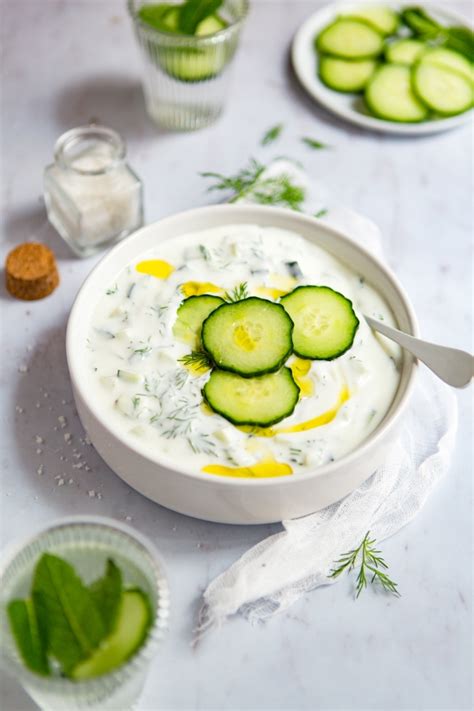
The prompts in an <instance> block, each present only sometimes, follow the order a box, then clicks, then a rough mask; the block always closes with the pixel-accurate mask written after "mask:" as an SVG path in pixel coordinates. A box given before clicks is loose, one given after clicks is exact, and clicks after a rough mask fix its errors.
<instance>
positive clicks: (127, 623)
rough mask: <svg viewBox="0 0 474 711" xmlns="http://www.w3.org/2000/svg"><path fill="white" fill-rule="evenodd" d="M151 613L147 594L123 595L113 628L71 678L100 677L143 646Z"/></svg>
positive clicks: (138, 592)
mask: <svg viewBox="0 0 474 711" xmlns="http://www.w3.org/2000/svg"><path fill="white" fill-rule="evenodd" d="M151 621H152V614H151V610H150V604H149V602H148V599H147V597H146V595H145V594H144V593H143V592H142V591H141V590H138V589H132V590H126V591H125V592H124V593H123V595H122V602H121V606H120V611H119V614H118V617H117V622H116V625H115V629H114V631H113V632H112V634H110V635H109V636H108V637H106V638H105V640H104V641H103V642H102V644H101V645H100V647H99V648H98V649H96V651H95V652H93V654H92V656H90V657H89V658H88V659H86V660H85V661H83V662H81V663H80V664H78V665H77V666H76V667H75V668H74V669H73V671H72V673H71V677H72V678H73V679H76V680H81V679H90V678H91V677H95V676H101V675H102V674H107V672H110V671H112V670H113V669H116V668H117V667H118V666H120V665H121V664H123V663H124V662H126V661H127V660H128V659H129V658H130V657H131V656H132V655H133V654H134V653H135V652H136V651H137V650H138V649H139V647H141V646H142V644H143V642H144V640H145V638H146V636H147V634H148V630H149V628H150V625H151Z"/></svg>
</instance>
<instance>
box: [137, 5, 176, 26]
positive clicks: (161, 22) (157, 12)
mask: <svg viewBox="0 0 474 711" xmlns="http://www.w3.org/2000/svg"><path fill="white" fill-rule="evenodd" d="M173 13H174V14H173ZM138 17H139V18H140V20H141V21H142V22H145V23H146V24H147V25H150V27H153V29H155V30H161V31H165V32H173V26H174V28H175V29H176V28H177V27H178V14H177V11H176V8H174V7H173V5H171V4H170V3H160V4H158V5H142V7H141V8H140V9H139V10H138Z"/></svg>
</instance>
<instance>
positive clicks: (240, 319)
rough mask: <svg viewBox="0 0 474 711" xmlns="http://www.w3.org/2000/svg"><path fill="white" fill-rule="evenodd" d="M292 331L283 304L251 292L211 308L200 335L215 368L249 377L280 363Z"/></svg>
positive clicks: (289, 347)
mask: <svg viewBox="0 0 474 711" xmlns="http://www.w3.org/2000/svg"><path fill="white" fill-rule="evenodd" d="M292 331H293V322H292V320H291V318H290V317H289V316H288V314H287V313H286V311H285V309H284V308H283V306H281V305H280V304H275V303H274V302H272V301H268V300H267V299H259V298H258V297H256V296H251V297H250V298H248V299H242V301H237V302H236V303H233V304H224V305H223V306H219V308H217V309H216V310H215V311H213V312H212V313H211V315H210V316H208V317H207V319H206V320H205V321H204V323H203V326H202V332H201V339H202V344H203V347H204V349H205V350H206V351H207V353H209V355H210V356H211V358H212V360H213V361H214V363H215V364H216V366H217V367H218V368H222V370H229V371H231V372H233V373H238V374H239V375H243V376H246V377H250V376H254V375H262V374H263V373H273V372H275V371H276V370H278V369H279V368H280V367H281V366H282V365H283V363H284V362H285V360H286V359H287V358H288V356H289V355H290V353H291V350H292V342H291V334H292Z"/></svg>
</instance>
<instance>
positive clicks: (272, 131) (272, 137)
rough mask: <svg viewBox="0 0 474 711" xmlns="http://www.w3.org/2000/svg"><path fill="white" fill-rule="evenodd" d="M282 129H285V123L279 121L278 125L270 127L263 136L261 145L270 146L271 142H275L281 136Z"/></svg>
mask: <svg viewBox="0 0 474 711" xmlns="http://www.w3.org/2000/svg"><path fill="white" fill-rule="evenodd" d="M282 131H283V124H282V123H277V124H276V126H273V127H272V128H269V129H268V131H267V132H266V133H265V134H264V136H263V137H262V140H261V141H260V145H261V146H268V145H269V144H270V143H273V142H274V141H276V140H277V138H279V136H280V134H281V132H282Z"/></svg>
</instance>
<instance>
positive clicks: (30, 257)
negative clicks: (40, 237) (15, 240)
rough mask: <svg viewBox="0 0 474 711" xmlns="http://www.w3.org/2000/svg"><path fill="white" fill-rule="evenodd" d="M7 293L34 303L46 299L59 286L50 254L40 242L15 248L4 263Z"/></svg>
mask: <svg viewBox="0 0 474 711" xmlns="http://www.w3.org/2000/svg"><path fill="white" fill-rule="evenodd" d="M5 281H6V287H7V291H8V292H9V293H10V294H11V295H12V296H15V297H16V298H17V299H25V300H26V301H34V300H35V299H43V298H44V297H45V296H49V294H51V293H52V292H53V291H54V290H55V288H56V287H57V285H58V284H59V275H58V270H57V268H56V259H55V257H54V254H53V252H52V251H51V250H50V249H49V247H46V245H44V244H40V243H39V242H25V244H20V245H18V247H15V249H13V250H12V251H11V252H10V253H9V255H8V256H7V259H6V263H5Z"/></svg>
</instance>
